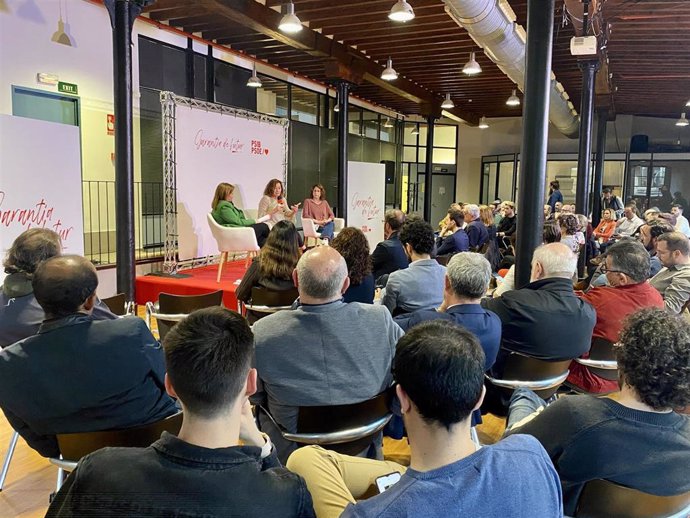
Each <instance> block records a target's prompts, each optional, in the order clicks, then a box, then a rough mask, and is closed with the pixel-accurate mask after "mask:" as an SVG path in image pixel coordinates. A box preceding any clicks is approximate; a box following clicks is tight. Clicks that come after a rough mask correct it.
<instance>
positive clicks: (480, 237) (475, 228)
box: [463, 204, 489, 252]
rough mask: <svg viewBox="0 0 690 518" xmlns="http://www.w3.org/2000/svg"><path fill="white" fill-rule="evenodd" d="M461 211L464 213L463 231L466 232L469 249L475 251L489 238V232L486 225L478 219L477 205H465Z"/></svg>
mask: <svg viewBox="0 0 690 518" xmlns="http://www.w3.org/2000/svg"><path fill="white" fill-rule="evenodd" d="M463 212H464V214H465V223H467V226H466V227H465V232H467V239H468V241H469V244H470V250H471V251H473V252H477V251H479V250H480V249H481V248H482V246H484V243H486V242H487V241H488V240H489V232H488V230H487V229H486V225H484V223H482V221H481V219H479V217H480V213H479V206H477V205H474V204H469V205H465V207H464V208H463Z"/></svg>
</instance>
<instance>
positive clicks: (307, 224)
mask: <svg viewBox="0 0 690 518" xmlns="http://www.w3.org/2000/svg"><path fill="white" fill-rule="evenodd" d="M302 230H303V231H304V237H315V238H318V237H320V236H321V234H319V233H318V232H317V231H316V224H315V223H314V220H313V219H310V218H302Z"/></svg>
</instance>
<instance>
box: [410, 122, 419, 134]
mask: <svg viewBox="0 0 690 518" xmlns="http://www.w3.org/2000/svg"><path fill="white" fill-rule="evenodd" d="M410 135H419V128H418V127H417V125H416V124H415V126H414V128H412V131H410Z"/></svg>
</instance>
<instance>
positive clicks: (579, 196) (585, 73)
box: [575, 61, 599, 215]
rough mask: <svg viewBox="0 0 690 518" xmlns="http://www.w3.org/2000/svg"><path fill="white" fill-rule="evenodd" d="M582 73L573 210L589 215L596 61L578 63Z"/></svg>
mask: <svg viewBox="0 0 690 518" xmlns="http://www.w3.org/2000/svg"><path fill="white" fill-rule="evenodd" d="M578 66H579V67H580V70H581V71H582V96H581V98H580V147H579V149H578V154H577V187H576V189H575V210H576V212H577V213H578V214H584V215H588V214H589V210H590V207H589V183H590V176H589V175H590V171H591V168H592V118H593V116H594V76H595V75H596V73H597V70H598V69H599V62H598V61H580V62H579V63H578Z"/></svg>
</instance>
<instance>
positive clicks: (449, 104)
mask: <svg viewBox="0 0 690 518" xmlns="http://www.w3.org/2000/svg"><path fill="white" fill-rule="evenodd" d="M441 108H443V109H444V110H450V109H451V108H455V103H454V102H453V100H452V99H451V98H450V94H446V98H445V99H444V100H443V102H442V103H441Z"/></svg>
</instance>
